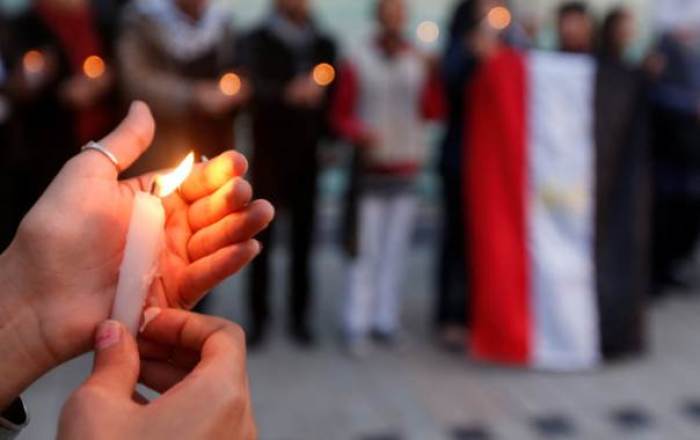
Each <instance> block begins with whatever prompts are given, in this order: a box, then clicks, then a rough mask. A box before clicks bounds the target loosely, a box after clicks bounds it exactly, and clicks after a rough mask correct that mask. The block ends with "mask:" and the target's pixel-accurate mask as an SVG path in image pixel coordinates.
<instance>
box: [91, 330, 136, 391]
mask: <svg viewBox="0 0 700 440" xmlns="http://www.w3.org/2000/svg"><path fill="white" fill-rule="evenodd" d="M138 376H139V354H138V350H137V348H136V341H135V340H134V338H133V337H132V336H131V335H130V334H129V332H128V331H126V328H125V327H124V325H122V324H121V323H119V322H117V321H105V322H103V323H102V324H100V326H99V327H98V328H97V331H96V333H95V360H94V364H93V370H92V375H91V376H90V377H89V378H88V379H87V381H86V383H85V385H86V386H88V387H98V388H101V389H104V390H106V391H108V392H109V393H110V394H112V395H117V396H123V397H124V398H131V395H132V393H133V392H134V387H135V386H136V381H137V379H138Z"/></svg>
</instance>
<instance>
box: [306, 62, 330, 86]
mask: <svg viewBox="0 0 700 440" xmlns="http://www.w3.org/2000/svg"><path fill="white" fill-rule="evenodd" d="M312 77H313V80H314V82H315V83H316V84H318V85H319V86H321V87H325V86H328V85H330V84H331V83H332V82H333V81H334V80H335V69H334V68H333V66H331V65H330V64H328V63H321V64H319V65H317V66H316V67H314V71H313V74H312Z"/></svg>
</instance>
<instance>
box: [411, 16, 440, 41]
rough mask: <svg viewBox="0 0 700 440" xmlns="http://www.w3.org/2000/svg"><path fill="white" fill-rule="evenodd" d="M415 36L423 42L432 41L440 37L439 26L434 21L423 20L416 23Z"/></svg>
mask: <svg viewBox="0 0 700 440" xmlns="http://www.w3.org/2000/svg"><path fill="white" fill-rule="evenodd" d="M416 36H417V37H418V39H419V40H420V41H422V42H423V43H434V42H436V41H437V39H438V38H439V37H440V27H439V26H438V25H437V23H435V22H434V21H424V22H422V23H421V24H419V25H418V28H417V29H416Z"/></svg>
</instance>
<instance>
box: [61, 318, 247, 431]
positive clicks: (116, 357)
mask: <svg viewBox="0 0 700 440" xmlns="http://www.w3.org/2000/svg"><path fill="white" fill-rule="evenodd" d="M151 310H153V309H151ZM155 312H156V313H158V312H160V313H159V314H158V315H157V316H156V317H155V318H153V319H152V320H151V321H150V322H149V323H148V324H147V325H146V328H145V330H144V332H143V334H142V337H141V340H140V342H139V345H140V350H141V353H142V354H141V356H142V357H143V358H144V359H145V360H143V361H141V362H139V352H138V351H137V348H136V343H135V341H134V339H133V338H132V337H131V335H130V334H129V333H128V332H127V331H126V329H125V328H124V326H122V325H121V324H119V323H117V322H115V321H107V322H105V323H103V324H102V325H100V327H99V329H98V330H97V333H96V336H95V345H96V352H95V362H94V369H93V373H92V375H91V376H90V378H88V380H87V381H86V382H85V383H84V384H83V385H82V386H81V387H80V388H79V389H78V390H77V391H76V392H75V393H73V395H72V396H71V397H70V399H68V401H67V402H66V404H65V406H64V408H63V412H62V414H61V419H60V423H59V433H58V438H59V439H61V440H71V439H85V438H88V439H90V438H100V439H134V440H139V439H156V438H162V439H166V438H173V439H174V438H177V439H183V440H187V439H197V440H199V439H224V438H226V439H254V438H256V428H255V421H254V419H253V411H252V407H251V401H250V393H249V389H248V375H247V373H246V355H245V338H244V337H243V332H242V330H241V329H240V328H239V327H237V326H235V325H234V324H231V323H229V322H227V321H224V320H221V319H217V318H211V317H205V316H202V315H196V314H193V313H190V312H185V311H181V310H172V309H171V310H162V311H159V310H155ZM149 313H150V310H149ZM139 377H140V378H141V381H142V382H144V383H146V384H147V385H149V386H150V387H152V388H155V389H158V390H160V391H162V392H163V394H162V395H161V396H160V397H158V398H156V399H155V400H154V401H152V402H150V403H149V402H146V401H145V399H143V398H142V397H141V396H139V395H135V394H134V391H135V390H134V388H135V386H136V382H137V380H139Z"/></svg>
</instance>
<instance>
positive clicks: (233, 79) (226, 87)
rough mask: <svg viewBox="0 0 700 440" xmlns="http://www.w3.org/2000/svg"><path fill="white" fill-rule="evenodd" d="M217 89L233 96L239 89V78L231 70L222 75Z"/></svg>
mask: <svg viewBox="0 0 700 440" xmlns="http://www.w3.org/2000/svg"><path fill="white" fill-rule="evenodd" d="M219 90H221V93H223V94H224V95H226V96H235V95H236V94H238V92H240V91H241V78H240V77H239V76H238V75H236V74H235V73H233V72H229V73H226V74H224V75H222V76H221V79H220V80H219Z"/></svg>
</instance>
